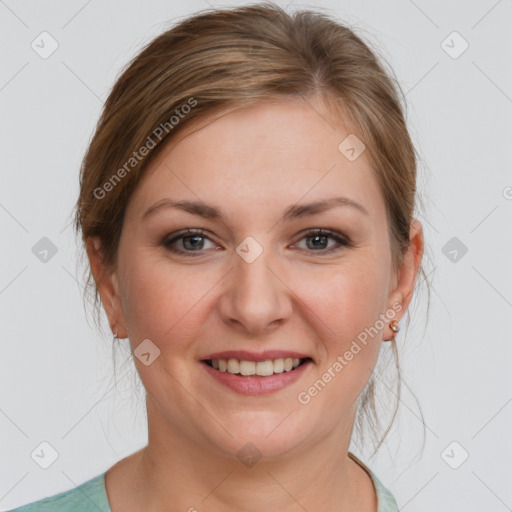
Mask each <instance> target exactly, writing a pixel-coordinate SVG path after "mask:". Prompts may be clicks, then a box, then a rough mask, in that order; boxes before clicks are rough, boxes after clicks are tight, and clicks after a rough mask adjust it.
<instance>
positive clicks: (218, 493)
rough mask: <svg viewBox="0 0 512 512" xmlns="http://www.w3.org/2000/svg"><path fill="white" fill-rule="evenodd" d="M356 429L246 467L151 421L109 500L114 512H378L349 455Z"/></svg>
mask: <svg viewBox="0 0 512 512" xmlns="http://www.w3.org/2000/svg"><path fill="white" fill-rule="evenodd" d="M154 409H156V408H155V407H154V404H153V406H152V405H151V403H150V402H149V401H148V418H152V417H153V418H154V417H155V416H154V414H156V415H158V412H157V411H156V410H154ZM160 419H161V418H160ZM351 419H352V418H351ZM158 424H159V425H161V424H162V422H161V421H159V422H158ZM352 424H353V421H351V422H349V424H348V425H345V426H343V428H340V429H338V430H336V431H333V432H331V433H330V434H329V435H328V436H326V437H325V438H324V439H322V440H320V441H319V442H316V443H315V444H313V445H311V446H308V447H305V448H303V449H302V450H300V451H297V452H294V453H293V454H288V455H285V456H279V458H276V459H274V460H267V459H265V458H262V459H260V460H259V461H258V462H257V463H256V464H254V465H252V466H246V465H244V464H243V463H242V462H241V461H239V460H238V459H236V458H235V459H234V458H229V457H227V456H226V455H224V456H223V455H222V453H221V452H218V451H217V452H216V451H215V448H213V447H210V449H208V447H207V446H204V445H200V444H198V442H197V440H194V439H193V438H192V437H189V436H187V435H184V433H183V432H176V431H169V430H168V429H161V428H159V429H152V428H151V425H152V422H151V421H149V440H148V445H147V446H146V447H145V448H143V449H142V450H140V451H139V452H136V453H135V454H133V455H132V456H130V457H128V458H127V459H124V460H125V461H127V462H126V464H125V466H124V469H123V471H122V475H123V476H122V478H121V479H122V480H124V486H123V487H124V493H125V494H124V496H123V497H122V498H121V497H119V499H117V498H115V496H114V491H113V492H112V496H111V495H110V494H109V500H110V501H111V506H112V508H113V511H114V512H116V511H117V509H119V510H126V511H128V510H131V508H130V507H133V510H137V509H138V510H146V511H148V512H151V511H155V512H156V511H161V510H182V511H189V512H195V511H197V512H201V510H210V511H219V512H220V511H223V512H225V511H229V510H246V511H248V512H253V511H254V512H259V511H261V510H265V509H268V504H269V503H272V509H275V510H280V511H281V512H288V511H290V512H291V511H294V512H295V511H297V510H299V509H301V508H302V509H303V510H304V509H305V510H307V511H309V512H313V511H319V510H336V511H340V512H342V511H349V510H359V511H364V512H366V511H368V512H375V511H376V510H377V502H376V497H375V495H374V489H373V484H372V482H371V480H370V478H369V476H368V474H367V473H366V472H365V471H364V470H363V469H362V468H361V467H360V466H359V465H358V464H357V463H355V462H354V461H353V460H352V459H350V458H349V457H348V455H347V453H348V445H349V442H350V435H351V430H352V427H351V425H352ZM170 430H172V429H170ZM128 461H129V462H128ZM121 462H123V461H121ZM126 489H129V491H128V493H126ZM118 496H119V495H118ZM111 498H112V499H111ZM114 505H116V508H114ZM117 505H118V506H117Z"/></svg>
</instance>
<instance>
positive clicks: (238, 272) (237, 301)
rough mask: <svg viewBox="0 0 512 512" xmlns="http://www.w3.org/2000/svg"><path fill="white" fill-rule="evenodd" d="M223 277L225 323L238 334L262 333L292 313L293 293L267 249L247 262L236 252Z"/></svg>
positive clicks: (221, 313)
mask: <svg viewBox="0 0 512 512" xmlns="http://www.w3.org/2000/svg"><path fill="white" fill-rule="evenodd" d="M233 260H234V263H233V264H234V268H233V269H232V270H231V272H229V273H228V275H227V276H226V277H225V280H226V281H225V289H224V291H223V293H222V295H221V297H220V299H219V311H220V315H221V317H222V319H223V321H224V322H226V323H228V324H229V326H230V327H231V328H235V329H238V330H239V331H240V333H249V334H252V335H256V334H258V335H264V334H267V333H270V332H272V331H274V330H275V329H276V328H278V327H279V325H282V324H283V323H284V322H286V320H287V319H288V318H290V315H291V313H292V309H293V308H292V298H291V297H292V294H291V290H290V289H289V288H288V287H287V286H286V283H285V281H284V280H283V277H282V276H281V275H279V274H280V272H279V266H278V264H277V262H276V259H275V258H274V257H273V255H272V254H271V253H270V251H263V253H262V254H260V256H259V257H258V258H257V259H256V260H254V261H252V262H250V263H249V262H248V261H246V260H245V259H244V258H242V257H241V256H239V255H238V254H235V255H234V257H233Z"/></svg>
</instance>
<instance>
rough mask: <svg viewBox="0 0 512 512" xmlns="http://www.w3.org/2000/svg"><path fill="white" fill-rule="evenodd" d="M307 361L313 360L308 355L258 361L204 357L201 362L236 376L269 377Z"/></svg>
mask: <svg viewBox="0 0 512 512" xmlns="http://www.w3.org/2000/svg"><path fill="white" fill-rule="evenodd" d="M308 361H313V360H312V359H311V358H310V357H305V358H303V359H298V358H291V357H289V358H286V359H273V360H268V361H258V362H256V361H239V360H237V359H216V360H212V359H205V360H203V361H202V362H203V363H205V364H206V365H208V366H209V367H210V368H213V369H214V370H217V371H219V372H224V373H230V374H231V375H236V376H238V377H270V376H272V375H278V374H280V373H288V372H293V371H294V370H296V369H297V368H299V366H302V365H303V364H304V363H306V362H308Z"/></svg>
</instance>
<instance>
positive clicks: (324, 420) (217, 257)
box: [102, 101, 421, 458]
mask: <svg viewBox="0 0 512 512" xmlns="http://www.w3.org/2000/svg"><path fill="white" fill-rule="evenodd" d="M190 131H191V130H190V129H188V131H185V132H183V134H179V137H178V138H175V139H173V140H172V141H171V142H170V143H169V145H168V147H167V148H166V150H165V154H163V155H161V156H160V158H159V159H158V162H156V161H155V163H153V164H152V166H151V167H150V168H149V169H148V173H147V174H146V175H145V177H144V179H143V180H142V181H141V183H140V184H139V185H138V187H137V189H136V191H135V192H134V195H133V196H132V198H131V200H130V203H129V205H128V208H127V210H126V215H125V220H124V225H123V231H122V235H121V239H120V245H119V253H118V267H117V270H116V272H115V273H114V274H113V275H112V276H111V280H110V285H106V286H105V287H104V288H103V290H102V294H103V295H102V298H103V300H104V303H105V302H107V303H111V304H112V306H111V307H109V308H108V309H109V311H108V315H109V319H110V323H111V325H112V326H115V330H117V331H118V336H119V337H124V336H129V339H130V344H131V348H132V351H134V355H135V357H134V361H135V363H136V366H137V370H138V372H139V374H140V377H141V380H142V382H143V384H144V386H145V388H146V390H147V398H148V420H149V426H150V432H152V433H153V434H152V435H154V433H159V432H160V433H163V432H166V433H168V434H169V435H171V434H172V436H173V437H174V439H181V440H183V441H184V442H190V443H194V444H195V445H196V446H200V447H201V448H202V449H203V450H204V449H206V450H213V451H214V452H216V453H217V454H219V453H220V454H222V455H224V456H226V457H235V456H238V457H239V456H240V455H237V453H238V452H239V450H240V449H242V452H241V454H242V455H243V453H244V451H243V450H249V451H250V449H249V448H247V446H246V444H247V443H249V442H251V443H252V444H253V445H254V446H255V447H256V450H258V451H259V452H261V453H262V454H263V455H265V456H268V457H270V458H272V457H273V456H279V455H282V454H284V453H288V452H291V453H300V450H302V449H306V448H307V447H308V446H312V445H314V444H315V443H318V442H319V441H320V440H322V439H324V438H325V437H326V436H337V437H338V439H343V438H344V439H346V440H348V437H349V436H350V430H351V427H352V424H353V419H354V413H355V406H356V401H357V398H358V397H359V395H360V393H361V391H362V390H363V388H364V386H365V384H366V383H367V381H368V379H369V377H370V375H371V372H372V370H373V368H374V366H375V363H376V360H377V357H378V354H379V350H380V348H381V342H382V340H383V339H390V338H391V336H392V331H391V330H390V329H389V327H388V323H389V321H391V320H392V319H393V318H396V319H399V318H401V317H402V315H403V313H404V312H405V309H406V307H407V305H408V303H409V300H410V293H411V291H412V287H413V282H414V277H415V274H416V271H417V266H418V264H419V258H416V259H415V260H414V264H413V265H412V266H410V267H409V268H408V269H405V270H404V271H403V272H402V273H401V274H398V275H395V273H394V272H393V268H392V262H391V252H390V242H389V238H388V224H387V219H386V213H385V204H384V200H383V197H382V196H381V193H380V191H379V188H378V186H377V181H376V178H375V177H374V175H373V171H372V170H371V168H370V167H369V163H368V160H367V155H366V153H365V152H364V151H363V152H362V153H361V154H360V155H359V156H358V157H357V158H355V159H354V155H355V156H357V152H358V151H359V148H356V150H355V152H352V151H350V149H347V147H350V143H349V142H353V139H348V142H345V143H344V145H342V146H341V148H342V150H343V151H344V153H342V152H341V151H340V149H339V146H340V143H341V142H342V141H343V140H344V139H345V138H346V137H347V136H348V135H350V131H347V130H346V129H345V128H344V127H343V125H342V124H341V123H340V122H336V120H335V119H333V117H332V115H331V114H330V113H329V111H328V109H327V107H326V106H325V105H324V104H323V103H321V102H320V101H316V102H314V103H313V102H312V101H310V102H309V103H306V102H304V101H282V102H278V103H277V102H276V103H273V104H260V105H258V106H254V107H251V108H247V109H244V110H239V111H236V112H234V113H230V114H227V115H225V116H223V117H221V118H218V119H217V120H214V121H213V122H211V123H210V124H207V125H206V126H204V127H202V128H200V129H199V130H197V131H194V132H192V133H189V132H190ZM185 135H186V136H185ZM353 153H354V154H353ZM346 155H348V156H350V158H347V156H346ZM334 198H345V203H343V201H341V200H340V201H337V202H335V201H333V199H334ZM165 201H174V202H178V203H182V202H187V203H190V204H189V206H188V207H187V208H179V207H173V206H171V205H170V203H165ZM322 201H325V202H327V203H328V206H329V207H325V208H324V207H311V208H306V205H309V204H313V203H317V202H322ZM160 202H162V203H160ZM192 203H194V205H192ZM156 204H160V206H159V207H155V205H156ZM415 226H416V228H415V229H417V230H419V233H420V235H421V226H419V223H416V224H415ZM188 229H190V230H192V231H195V230H201V232H202V233H201V234H200V235H198V234H197V233H185V231H186V230H188ZM316 229H323V230H326V231H328V233H322V234H318V233H315V232H313V233H308V231H310V230H316ZM417 232H418V231H417ZM417 232H416V233H417ZM180 236H185V238H180ZM187 237H188V238H187ZM417 243H419V242H417ZM416 256H417V255H416ZM410 261H411V262H412V261H413V260H412V259H411V260H410ZM109 286H110V287H109ZM106 295H108V298H106ZM372 335H373V336H372ZM144 340H146V341H144ZM148 340H150V341H148ZM358 347H359V350H358ZM228 351H244V352H246V353H245V354H220V355H219V354H218V353H221V352H228ZM267 351H271V352H278V353H274V354H265V352H267ZM221 356H223V357H221ZM230 356H231V357H230ZM288 357H292V359H293V358H294V357H296V358H299V359H302V358H308V359H307V362H306V364H304V365H303V366H299V367H298V369H297V370H292V371H290V372H288V371H283V369H282V366H283V363H282V362H280V361H277V362H275V363H274V365H272V364H269V363H263V364H261V365H256V363H255V361H260V360H262V359H264V360H269V359H270V360H272V361H273V360H275V359H286V358H288ZM223 358H224V359H235V360H238V359H241V360H244V361H246V362H243V363H242V364H241V365H240V366H239V367H238V368H237V365H236V363H235V362H233V361H232V362H231V363H230V365H231V366H230V368H231V370H233V371H235V369H236V370H237V371H241V368H242V367H243V368H244V372H245V373H251V371H253V370H255V368H259V370H261V371H262V372H263V373H264V372H265V371H267V372H272V371H275V372H276V373H274V375H273V376H269V377H265V376H252V377H249V376H241V375H234V374H230V373H229V372H221V371H220V370H217V369H215V368H212V367H210V366H208V364H207V363H206V362H205V360H209V359H215V360H216V359H223ZM251 361H252V362H251ZM212 364H215V365H217V364H220V365H222V363H216V362H215V363H212ZM228 374H229V375H228ZM226 377H227V378H226ZM340 436H342V437H340ZM343 436H344V437H343ZM253 450H254V448H253Z"/></svg>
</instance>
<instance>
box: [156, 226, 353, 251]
mask: <svg viewBox="0 0 512 512" xmlns="http://www.w3.org/2000/svg"><path fill="white" fill-rule="evenodd" d="M315 236H321V237H328V238H331V239H333V240H335V241H336V243H337V244H338V245H337V246H334V247H331V248H329V249H322V250H318V251H315V250H312V251H308V249H303V250H305V251H307V252H316V253H320V254H321V255H322V254H330V253H332V252H337V251H339V250H340V249H342V248H343V247H351V246H352V243H351V242H350V241H349V240H348V239H347V238H346V237H343V236H341V235H340V234H338V233H336V232H335V231H330V230H327V229H310V230H309V231H307V232H306V233H304V235H303V236H302V238H300V240H302V239H304V238H309V237H315ZM194 237H200V238H206V239H208V240H210V238H208V236H206V233H205V232H204V231H203V230H201V229H197V230H194V229H187V230H186V231H185V232H181V233H178V234H177V236H175V237H173V238H169V237H166V238H165V239H164V240H163V242H162V245H164V247H165V248H166V249H167V250H169V251H170V252H174V253H176V254H182V255H187V256H192V257H195V256H196V255H195V254H194V252H197V253H201V252H204V251H201V250H198V251H185V250H182V249H176V248H172V247H171V246H172V244H174V243H175V242H177V241H179V240H183V239H185V238H194ZM210 241H211V240H210ZM197 256H199V254H197Z"/></svg>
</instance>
